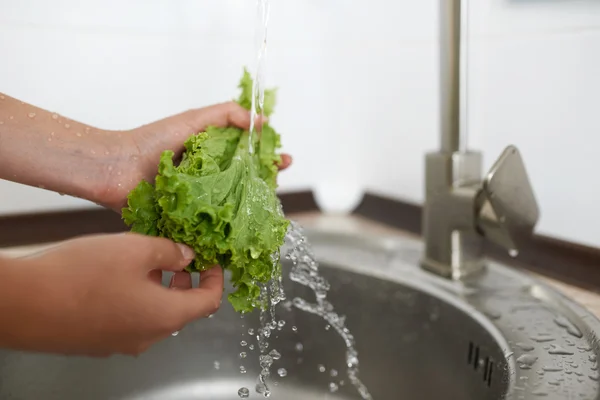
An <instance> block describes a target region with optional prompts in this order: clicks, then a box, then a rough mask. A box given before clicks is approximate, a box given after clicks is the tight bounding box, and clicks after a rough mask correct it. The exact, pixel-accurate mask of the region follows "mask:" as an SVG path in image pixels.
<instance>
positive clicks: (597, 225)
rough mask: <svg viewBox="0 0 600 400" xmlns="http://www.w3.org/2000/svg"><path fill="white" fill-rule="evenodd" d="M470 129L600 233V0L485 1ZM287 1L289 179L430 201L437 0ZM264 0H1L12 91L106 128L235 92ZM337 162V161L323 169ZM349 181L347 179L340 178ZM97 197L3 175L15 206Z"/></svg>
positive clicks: (274, 67)
mask: <svg viewBox="0 0 600 400" xmlns="http://www.w3.org/2000/svg"><path fill="white" fill-rule="evenodd" d="M471 3H472V4H471V18H470V19H471V33H472V36H473V40H472V44H471V53H472V60H471V66H470V71H471V73H472V77H471V93H470V97H471V101H470V102H471V106H470V116H469V121H468V125H469V132H470V144H471V147H472V148H474V149H478V150H481V151H483V153H484V156H485V163H486V167H489V166H490V165H491V163H492V162H493V161H494V159H495V157H496V156H497V155H499V153H500V151H501V150H502V148H503V147H504V146H505V145H507V144H509V143H514V144H516V145H517V146H518V147H519V148H520V149H521V150H522V152H523V154H524V157H525V159H526V164H527V167H528V169H529V171H530V174H531V179H532V182H533V184H534V186H535V191H536V194H537V196H538V200H539V202H540V206H541V210H542V219H541V221H540V224H539V231H540V232H541V233H545V234H550V235H552V236H558V237H561V238H565V239H569V240H574V241H578V242H582V243H585V244H591V245H595V246H598V245H600V208H599V207H598V206H597V205H600V189H599V187H600V185H595V184H594V180H595V172H596V171H600V159H598V158H596V157H594V156H595V154H596V153H597V151H596V149H597V148H599V147H600V136H598V135H597V133H599V132H600V117H598V116H597V115H596V114H597V113H596V112H595V111H596V110H598V109H600V74H599V73H598V71H600V2H598V1H597V0H579V1H577V0H471ZM368 4H369V5H368V6H367V3H365V2H354V3H353V2H348V1H346V0H304V1H300V0H293V1H290V0H288V1H284V0H279V1H273V2H272V4H271V20H270V26H269V60H268V67H269V71H268V78H269V80H270V81H271V83H272V84H275V85H277V86H278V87H279V88H280V99H279V104H278V108H277V110H276V115H275V116H274V119H273V123H274V124H275V126H276V127H277V128H278V129H279V130H280V131H281V132H282V133H283V134H284V135H285V137H284V139H283V142H284V146H285V148H286V150H287V151H289V152H291V153H292V154H293V155H294V158H295V165H294V167H293V168H292V169H290V170H289V171H287V172H285V173H284V174H282V175H281V179H280V183H281V186H282V190H293V189H299V188H307V187H313V188H318V189H320V190H323V189H324V188H325V189H327V188H328V189H329V190H328V191H323V193H324V195H327V197H331V198H333V199H338V200H337V201H340V200H339V199H350V198H351V197H352V196H353V193H355V192H356V191H357V190H359V189H361V188H367V189H370V190H373V191H376V192H378V193H381V194H385V195H388V196H394V197H398V198H402V199H405V200H409V201H414V202H421V201H422V199H423V194H422V192H423V154H424V153H425V152H426V151H429V150H432V149H435V148H436V147H437V145H438V133H437V132H438V131H437V124H438V118H437V107H438V93H437V51H436V39H437V31H436V30H437V6H436V4H437V0H422V1H414V0H396V1H392V0H371V1H369V2H368ZM254 7H255V1H250V0H220V1H212V2H209V1H200V0H177V1H167V0H144V1H142V0H136V1H132V0H129V1H117V0H105V1H98V0H88V1H85V2H81V1H76V0H60V1H51V0H12V1H9V0H0V92H1V91H3V92H6V93H8V94H10V95H13V96H16V97H19V98H21V99H23V100H24V101H29V102H32V103H34V104H36V105H39V106H42V107H45V108H48V109H51V110H56V111H58V112H61V113H62V114H65V115H68V116H70V117H71V118H73V119H77V120H81V121H84V122H87V123H91V124H95V125H97V126H99V127H102V128H119V129H124V128H128V127H135V126H136V125H139V124H143V123H147V122H149V121H152V120H155V119H158V118H161V117H163V116H167V115H169V114H172V113H176V112H179V111H182V110H183V109H187V108H190V107H199V106H203V105H207V104H210V103H214V102H217V101H222V100H226V99H230V98H231V97H232V96H233V95H234V94H235V93H236V87H235V86H236V83H237V80H238V78H239V75H240V73H241V68H242V66H244V65H250V66H251V65H252V61H253V57H254V52H253V50H254V49H253V43H254V41H253V34H254V15H255V9H254ZM324 166H325V167H324ZM334 182H335V184H334ZM88 206H90V205H89V204H88V203H86V202H84V201H81V200H77V199H71V198H68V197H60V196H58V195H56V194H54V193H49V192H45V191H42V190H40V189H32V188H28V187H24V186H20V185H16V184H12V183H7V182H0V214H7V213H17V212H30V211H40V210H48V209H57V208H72V207H88Z"/></svg>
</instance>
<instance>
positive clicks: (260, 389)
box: [256, 382, 271, 397]
mask: <svg viewBox="0 0 600 400" xmlns="http://www.w3.org/2000/svg"><path fill="white" fill-rule="evenodd" d="M256 393H258V394H262V395H263V396H264V397H269V396H270V395H271V392H269V389H268V388H267V385H265V384H264V383H263V382H259V383H257V384H256Z"/></svg>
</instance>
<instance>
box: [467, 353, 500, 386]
mask: <svg viewBox="0 0 600 400" xmlns="http://www.w3.org/2000/svg"><path fill="white" fill-rule="evenodd" d="M479 353H480V352H479V346H477V345H476V344H475V343H473V342H469V352H468V354H467V365H469V366H473V369H474V370H475V371H479V367H483V374H482V378H483V381H484V382H485V383H486V384H487V386H488V387H490V386H492V372H493V371H494V360H493V359H491V358H490V357H489V356H486V355H485V349H484V351H483V354H479ZM480 355H481V359H480V358H479V356H480ZM483 357H485V361H484V358H483Z"/></svg>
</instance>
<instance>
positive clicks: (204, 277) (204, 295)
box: [169, 266, 223, 325]
mask: <svg viewBox="0 0 600 400" xmlns="http://www.w3.org/2000/svg"><path fill="white" fill-rule="evenodd" d="M169 292H170V294H169V296H170V298H171V304H172V305H173V307H174V309H179V310H181V314H180V316H181V319H182V320H181V321H180V323H181V325H185V324H188V323H190V322H192V321H194V320H196V319H199V318H205V317H208V316H209V315H211V314H214V313H215V312H217V310H218V309H219V307H220V306H221V299H222V297H223V269H222V268H221V267H220V266H215V267H213V268H211V269H209V270H207V271H203V272H201V273H200V285H199V287H198V288H193V289H187V290H172V289H171V290H169Z"/></svg>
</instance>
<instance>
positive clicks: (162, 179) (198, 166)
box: [123, 70, 289, 312]
mask: <svg viewBox="0 0 600 400" xmlns="http://www.w3.org/2000/svg"><path fill="white" fill-rule="evenodd" d="M239 88H240V89H241V94H240V96H239V98H238V99H237V102H238V103H239V104H240V105H242V106H243V107H244V108H246V109H248V110H249V109H250V108H251V99H252V78H251V77H250V74H249V73H248V71H247V70H244V74H243V76H242V79H241V81H240V84H239ZM274 105H275V91H274V90H267V91H265V102H264V110H263V113H264V114H265V115H270V114H271V113H272V111H273V107H274ZM253 136H254V135H253ZM248 142H249V132H248V131H247V130H242V129H238V128H234V127H228V128H218V127H208V128H207V129H206V131H205V132H201V133H199V134H197V135H193V136H191V137H189V138H188V139H187V141H186V142H185V151H184V153H183V155H182V159H181V162H180V163H179V165H175V163H174V160H173V157H174V153H173V152H172V151H170V150H167V151H164V152H163V153H162V155H161V157H160V161H159V165H158V175H157V176H156V179H155V183H154V185H152V184H150V183H149V182H146V181H141V182H140V183H139V184H138V186H137V187H136V188H135V189H133V190H132V191H131V192H130V193H129V195H128V205H127V207H125V208H124V209H123V220H124V221H125V223H126V224H127V225H129V226H130V227H131V231H132V232H136V233H140V234H145V235H151V236H161V237H167V238H169V239H172V240H174V241H176V242H178V243H185V244H187V245H189V246H190V247H192V248H193V249H194V251H195V252H196V258H195V260H194V261H193V263H192V264H191V265H190V266H188V268H187V269H188V271H203V270H206V269H208V268H211V267H212V266H214V265H216V264H219V265H221V267H223V268H225V269H228V270H230V271H231V283H232V285H233V287H234V288H235V291H234V292H233V293H231V294H230V295H229V296H228V299H229V302H230V303H231V304H232V306H233V308H234V309H235V310H236V311H238V312H250V311H252V310H253V309H254V308H255V307H257V306H259V305H261V304H259V300H258V297H259V293H260V288H259V286H258V284H259V283H263V284H264V283H267V282H269V281H270V280H271V279H272V278H273V277H275V275H277V274H279V273H280V265H279V260H278V259H277V258H276V255H277V254H278V252H279V248H280V246H281V245H283V242H284V237H285V233H286V231H287V228H288V224H289V221H288V220H287V219H286V218H285V217H284V215H283V211H282V209H281V203H280V201H279V198H278V197H277V195H276V192H275V189H276V188H277V173H278V168H277V165H276V164H277V163H279V162H280V160H281V158H280V156H279V155H278V154H276V151H277V149H279V148H280V147H281V142H280V135H279V134H278V133H277V132H276V131H275V130H274V129H273V128H272V127H271V126H270V125H269V124H268V123H265V124H263V127H262V131H261V134H260V140H259V139H254V140H253V148H254V153H253V154H250V153H249V149H248V147H249V146H248V145H249V143H248Z"/></svg>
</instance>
